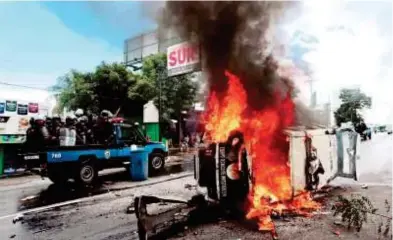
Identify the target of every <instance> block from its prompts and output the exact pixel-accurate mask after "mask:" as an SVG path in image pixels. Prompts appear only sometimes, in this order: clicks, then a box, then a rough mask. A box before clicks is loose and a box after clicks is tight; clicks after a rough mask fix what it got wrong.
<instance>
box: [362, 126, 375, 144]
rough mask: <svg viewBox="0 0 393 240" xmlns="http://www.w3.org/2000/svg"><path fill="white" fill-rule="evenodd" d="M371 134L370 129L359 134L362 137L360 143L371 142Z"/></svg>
mask: <svg viewBox="0 0 393 240" xmlns="http://www.w3.org/2000/svg"><path fill="white" fill-rule="evenodd" d="M371 132H372V131H371V129H370V128H367V129H366V130H364V132H362V133H361V134H360V136H361V137H362V141H366V140H367V139H368V140H371V134H372V133H371Z"/></svg>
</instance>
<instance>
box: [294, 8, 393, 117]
mask: <svg viewBox="0 0 393 240" xmlns="http://www.w3.org/2000/svg"><path fill="white" fill-rule="evenodd" d="M302 13H303V15H302V17H300V18H299V19H297V21H293V22H291V24H289V26H288V29H289V30H288V31H290V32H292V33H293V34H294V33H296V32H298V31H300V32H301V33H302V34H301V35H299V36H298V37H297V38H293V41H292V42H291V44H292V45H295V46H301V47H303V48H306V50H307V51H303V53H304V54H303V55H302V56H301V58H302V60H303V61H305V62H307V63H308V64H309V67H310V69H311V71H312V73H313V74H312V76H313V79H314V80H315V82H314V86H313V88H314V89H315V90H316V91H317V96H318V98H319V100H321V98H323V99H322V100H323V101H328V100H329V98H330V101H331V102H332V104H333V105H335V106H333V107H337V106H338V105H339V101H338V99H337V98H338V92H339V89H340V88H344V87H353V86H358V87H360V88H361V89H362V91H364V92H365V93H366V94H368V95H369V96H371V97H372V98H373V107H372V109H371V110H370V111H368V112H369V113H370V114H367V115H368V116H372V117H373V119H372V121H373V122H378V121H382V122H383V121H387V119H388V118H389V117H388V115H389V116H390V117H391V116H392V111H391V108H390V107H388V105H389V104H390V105H391V104H393V102H392V98H391V96H390V95H391V94H390V91H389V90H390V89H392V87H393V83H392V82H391V79H390V78H391V76H392V75H391V65H392V46H391V41H392V29H393V27H392V21H391V18H392V3H391V2H371V1H370V2H344V1H326V2H325V3H324V4H322V5H321V2H319V1H318V3H314V1H306V2H305V6H304V9H303V12H302ZM308 35H309V36H313V37H315V38H316V39H317V40H318V41H313V43H312V44H310V43H309V41H307V38H304V37H303V36H308ZM387 89H389V90H387ZM319 100H318V101H319ZM391 120H393V119H390V121H391Z"/></svg>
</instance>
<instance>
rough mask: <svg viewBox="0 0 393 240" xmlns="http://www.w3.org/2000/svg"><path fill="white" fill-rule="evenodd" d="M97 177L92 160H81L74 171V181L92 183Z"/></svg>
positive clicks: (85, 183) (96, 170)
mask: <svg viewBox="0 0 393 240" xmlns="http://www.w3.org/2000/svg"><path fill="white" fill-rule="evenodd" d="M97 179H98V169H97V168H96V166H95V164H94V163H93V161H92V160H87V161H82V162H81V164H80V166H79V168H78V170H77V171H76V173H75V181H76V182H77V183H79V184H84V185H92V184H94V183H95V182H96V181H97Z"/></svg>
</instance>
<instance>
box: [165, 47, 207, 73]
mask: <svg viewBox="0 0 393 240" xmlns="http://www.w3.org/2000/svg"><path fill="white" fill-rule="evenodd" d="M167 69H168V76H175V75H179V74H184V73H189V72H193V71H198V70H200V53H199V45H198V44H196V43H191V42H183V43H179V44H176V45H173V46H170V47H168V49H167Z"/></svg>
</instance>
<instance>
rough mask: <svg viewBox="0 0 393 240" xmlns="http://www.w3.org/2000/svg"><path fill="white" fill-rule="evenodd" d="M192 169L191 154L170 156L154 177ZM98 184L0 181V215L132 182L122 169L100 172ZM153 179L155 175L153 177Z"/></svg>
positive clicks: (27, 178)
mask: <svg viewBox="0 0 393 240" xmlns="http://www.w3.org/2000/svg"><path fill="white" fill-rule="evenodd" d="M191 170H193V162H192V153H189V154H184V155H182V156H178V157H176V158H174V157H172V158H171V159H170V160H169V161H168V162H167V163H166V167H165V169H164V171H162V172H161V173H159V174H157V175H156V176H155V177H160V176H165V175H171V174H175V173H180V172H184V171H191ZM99 174H100V176H101V177H100V179H99V181H100V183H99V184H98V186H96V187H94V188H78V187H77V186H75V185H74V184H69V185H68V186H66V187H64V186H61V187H59V186H57V185H55V184H53V183H52V182H51V181H50V180H49V179H48V178H43V179H42V178H41V177H39V176H37V175H31V176H25V177H16V178H9V179H2V180H0V196H1V198H0V217H1V216H5V215H9V214H13V213H17V212H20V211H23V210H27V209H31V208H37V207H42V206H46V205H50V204H56V203H61V202H64V201H69V200H74V199H79V198H83V197H88V196H94V195H98V194H102V193H107V192H108V191H111V190H117V189H125V188H127V187H128V186H132V184H133V182H132V181H130V177H129V176H128V175H127V173H126V171H125V170H124V169H122V168H119V169H108V170H104V171H101V172H99ZM153 179H154V177H153Z"/></svg>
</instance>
